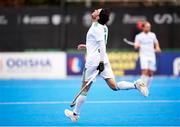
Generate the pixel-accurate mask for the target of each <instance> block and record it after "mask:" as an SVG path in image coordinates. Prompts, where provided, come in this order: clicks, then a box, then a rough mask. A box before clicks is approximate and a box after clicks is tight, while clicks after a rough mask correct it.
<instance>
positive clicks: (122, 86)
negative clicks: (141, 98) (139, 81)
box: [117, 81, 135, 90]
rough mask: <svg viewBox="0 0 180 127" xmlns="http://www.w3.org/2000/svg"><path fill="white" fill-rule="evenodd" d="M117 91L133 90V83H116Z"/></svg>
mask: <svg viewBox="0 0 180 127" xmlns="http://www.w3.org/2000/svg"><path fill="white" fill-rule="evenodd" d="M117 89H119V90H129V89H135V86H134V83H132V82H127V81H121V82H118V83H117Z"/></svg>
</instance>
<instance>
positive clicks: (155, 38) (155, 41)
mask: <svg viewBox="0 0 180 127" xmlns="http://www.w3.org/2000/svg"><path fill="white" fill-rule="evenodd" d="M153 39H154V43H155V44H156V43H158V40H157V37H156V34H153Z"/></svg>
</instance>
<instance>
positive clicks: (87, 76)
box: [65, 67, 97, 122]
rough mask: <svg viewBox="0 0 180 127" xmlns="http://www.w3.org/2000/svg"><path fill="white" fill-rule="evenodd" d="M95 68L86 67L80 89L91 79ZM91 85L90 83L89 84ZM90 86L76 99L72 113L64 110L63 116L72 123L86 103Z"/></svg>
mask: <svg viewBox="0 0 180 127" xmlns="http://www.w3.org/2000/svg"><path fill="white" fill-rule="evenodd" d="M96 68H97V67H87V68H85V69H84V71H83V83H82V86H81V89H82V88H83V87H84V86H85V85H86V83H87V82H88V81H89V80H90V79H91V77H92V75H93V74H94V73H95V72H96ZM91 84H92V83H91ZM91 84H90V85H88V86H87V87H86V88H85V89H84V91H83V92H82V94H81V95H80V96H79V97H78V98H77V100H76V104H75V107H74V109H73V111H70V110H68V109H66V110H65V115H66V116H67V117H69V118H70V119H71V120H72V121H73V122H76V121H77V120H78V118H79V114H80V109H81V107H82V105H83V104H84V102H85V101H86V98H87V94H88V91H89V89H90V87H91Z"/></svg>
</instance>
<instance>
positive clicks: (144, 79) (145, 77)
mask: <svg viewBox="0 0 180 127" xmlns="http://www.w3.org/2000/svg"><path fill="white" fill-rule="evenodd" d="M141 79H142V80H143V81H144V82H145V84H147V87H149V85H150V81H151V77H149V76H146V75H141Z"/></svg>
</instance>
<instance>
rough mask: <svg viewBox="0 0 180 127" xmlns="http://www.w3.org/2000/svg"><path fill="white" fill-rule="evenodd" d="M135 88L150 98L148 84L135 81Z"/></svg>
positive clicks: (139, 80)
mask: <svg viewBox="0 0 180 127" xmlns="http://www.w3.org/2000/svg"><path fill="white" fill-rule="evenodd" d="M134 85H135V87H136V89H138V90H139V91H140V92H141V93H142V94H143V95H144V96H145V97H148V96H149V90H148V87H147V86H146V84H145V83H144V82H143V80H141V79H138V80H136V81H135V84H134Z"/></svg>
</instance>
